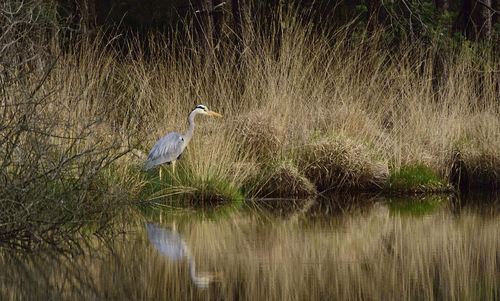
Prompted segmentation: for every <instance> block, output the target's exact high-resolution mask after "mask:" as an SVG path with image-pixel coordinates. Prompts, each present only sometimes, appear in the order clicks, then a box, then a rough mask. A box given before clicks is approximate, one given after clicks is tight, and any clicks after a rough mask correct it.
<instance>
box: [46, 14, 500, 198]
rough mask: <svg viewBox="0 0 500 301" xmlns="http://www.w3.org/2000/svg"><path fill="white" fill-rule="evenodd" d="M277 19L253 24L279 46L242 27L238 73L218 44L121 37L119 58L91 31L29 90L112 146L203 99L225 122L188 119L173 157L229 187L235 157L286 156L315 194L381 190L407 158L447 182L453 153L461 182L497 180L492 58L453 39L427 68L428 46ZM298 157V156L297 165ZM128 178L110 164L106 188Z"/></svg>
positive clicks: (175, 122)
mask: <svg viewBox="0 0 500 301" xmlns="http://www.w3.org/2000/svg"><path fill="white" fill-rule="evenodd" d="M281 17H282V18H281V19H282V23H281V26H282V28H275V29H266V31H269V30H270V31H271V34H270V36H271V37H274V38H275V39H278V38H279V41H280V43H273V40H272V39H271V41H270V40H269V39H265V38H262V37H259V36H252V37H251V38H249V41H252V43H250V44H248V45H247V47H246V48H245V49H246V50H245V53H244V55H243V56H242V60H241V65H240V66H239V68H235V67H234V61H233V54H234V53H232V50H233V48H231V47H232V46H231V45H230V44H228V45H223V46H224V47H222V48H221V49H223V50H221V51H223V52H224V53H222V54H221V56H220V57H223V58H224V59H220V60H219V62H218V63H217V64H215V65H214V68H213V69H212V70H207V68H205V66H204V65H203V63H202V60H201V59H200V57H199V54H198V53H197V52H190V51H188V50H187V49H196V45H195V43H194V42H193V41H187V42H185V43H184V44H182V45H181V44H177V43H179V42H167V41H165V40H164V39H163V38H162V37H161V36H159V35H151V36H150V37H148V45H149V46H148V47H149V49H148V54H147V55H146V54H144V50H143V48H142V47H141V46H140V45H141V43H139V42H138V41H129V45H128V49H129V53H128V54H126V55H125V56H122V55H121V54H117V52H116V51H115V50H114V48H113V43H110V44H108V45H103V44H102V43H103V42H101V40H100V39H99V38H97V39H96V42H95V44H91V45H87V44H85V45H79V46H78V47H75V48H74V49H72V50H71V51H69V52H64V53H61V58H60V59H59V61H58V62H57V64H56V66H55V68H54V70H53V71H52V72H51V73H50V74H49V77H48V78H47V80H46V82H45V83H44V85H43V86H42V88H41V89H42V91H45V90H46V91H53V89H52V88H53V87H57V91H56V92H55V93H54V92H52V93H51V94H50V95H49V96H48V97H50V98H52V99H58V100H59V102H60V103H61V105H59V106H49V107H47V108H44V109H43V113H44V114H49V115H59V114H63V115H64V116H65V118H66V119H68V120H73V121H74V122H75V123H76V125H74V127H75V128H78V124H79V123H81V124H85V122H86V121H88V120H89V119H90V118H92V116H95V115H96V114H97V115H98V116H105V117H104V119H103V120H102V121H103V122H101V123H100V125H99V127H96V128H95V130H94V131H93V133H94V134H93V136H92V137H89V138H88V139H86V140H85V141H82V143H83V144H86V145H93V144H94V143H96V142H99V143H112V142H114V143H116V142H119V143H120V144H121V145H122V146H124V147H132V148H136V149H138V150H140V151H142V152H143V153H147V152H148V151H149V149H150V148H151V146H152V145H153V144H154V142H155V141H156V140H157V139H159V138H160V137H161V136H163V135H164V134H165V133H167V132H170V131H179V132H181V133H182V132H183V131H184V130H185V128H186V124H185V120H186V115H187V113H188V112H189V110H190V109H191V108H192V107H193V106H194V105H196V104H205V105H207V106H208V107H209V108H211V109H213V110H215V111H218V112H221V113H222V114H223V115H224V119H222V120H210V119H205V118H203V117H201V118H200V117H199V118H198V119H197V122H198V128H197V130H196V134H195V138H194V140H193V141H192V142H191V145H189V146H188V148H187V150H186V153H185V154H184V157H183V158H182V160H183V161H184V163H185V164H186V166H187V167H188V168H189V170H191V171H192V172H193V174H194V175H195V177H193V178H192V179H193V181H195V180H196V181H198V179H209V178H217V179H219V180H221V181H224V182H228V183H231V185H233V186H235V187H239V186H241V185H243V184H244V182H245V181H246V180H248V179H249V178H252V177H250V176H249V175H250V174H251V173H252V172H253V170H254V169H249V170H247V169H245V168H241V167H242V166H262V165H264V166H267V165H270V164H273V162H277V161H279V160H281V159H282V158H283V157H284V158H285V159H287V160H288V159H291V161H292V162H295V163H293V164H295V165H296V166H294V167H291V168H289V169H287V170H289V171H290V176H291V177H294V176H293V175H292V174H294V173H295V171H294V170H299V171H300V172H302V171H304V174H305V176H306V177H307V178H308V180H309V181H311V182H313V183H316V184H317V186H318V187H319V188H320V189H321V190H328V189H337V188H339V187H342V188H352V187H354V188H356V189H370V188H373V187H377V186H381V184H382V183H383V182H384V179H385V178H386V177H387V173H388V172H387V168H389V170H390V171H391V172H394V171H398V170H399V169H400V168H401V167H402V166H408V165H416V164H417V165H418V164H421V165H425V166H430V167H431V168H432V169H433V170H435V171H436V172H437V173H439V174H440V175H442V176H443V177H445V178H453V177H452V174H453V173H454V171H455V169H454V167H453V166H456V165H457V163H456V162H457V160H458V159H456V158H457V157H456V154H457V153H460V154H461V155H460V159H459V161H460V162H463V163H460V164H461V166H466V169H467V170H471V172H469V173H470V174H471V175H474V176H471V177H470V179H471V181H474V179H476V178H477V177H475V175H476V174H477V173H479V174H481V175H482V176H481V177H480V178H481V179H482V181H483V180H484V181H485V183H484V184H486V185H489V186H495V185H496V187H498V179H499V172H498V166H499V163H498V162H499V160H500V159H499V158H500V153H499V151H498V147H497V146H498V145H500V134H499V131H498V128H500V117H499V116H500V114H499V102H498V99H499V95H498V86H499V85H500V83H499V78H498V76H496V75H497V73H498V70H496V69H495V68H497V66H498V61H497V58H495V57H494V56H491V55H488V53H487V52H486V51H485V52H480V51H478V50H475V49H474V48H473V47H472V46H467V45H465V46H463V49H462V51H461V53H460V54H455V56H454V57H452V58H450V59H445V61H444V70H442V75H440V76H439V77H438V76H437V75H436V74H435V73H434V71H435V70H433V68H432V66H433V62H434V61H435V60H437V59H438V58H439V57H440V56H439V50H438V49H437V48H434V47H433V46H430V47H429V46H428V45H421V44H419V43H418V42H415V43H413V44H412V45H411V46H408V47H407V48H403V47H402V48H401V49H399V50H388V49H387V47H386V46H385V45H384V44H383V40H382V39H381V38H380V37H379V36H377V35H374V36H373V37H370V38H367V39H365V40H361V41H356V42H354V41H353V40H351V39H348V38H346V33H347V32H348V31H339V32H334V33H332V32H322V33H319V34H318V33H316V32H314V31H312V29H311V27H310V26H308V24H302V23H300V20H297V18H293V16H291V17H290V16H281ZM257 32H258V31H257ZM226 54H227V55H226ZM118 56H119V57H120V59H117V57H118ZM436 82H437V83H438V84H436ZM75 99H76V100H77V101H75ZM61 108H64V109H61ZM102 113H103V114H104V115H102ZM66 115H67V116H66ZM80 121H81V122H80ZM471 121H472V122H471ZM61 131H62V130H57V129H55V132H58V133H59V132H61ZM313 136H319V137H325V140H322V141H314V139H311V137H313ZM336 137H342V139H340V140H339V139H338V138H336ZM464 137H465V139H467V141H468V142H467V143H468V146H467V147H465V148H464V147H461V146H460V145H462V144H461V141H463V139H464ZM353 141H356V142H353ZM457 145H458V146H460V147H459V148H457ZM469 150H473V151H469ZM374 154H375V157H374ZM301 156H303V158H306V159H307V160H305V161H307V162H309V163H311V164H310V165H304V164H302V163H300V162H299V161H300V160H299V161H297V160H296V158H299V157H301ZM450 158H455V159H450ZM126 162H128V163H122V164H124V166H121V167H120V168H124V169H128V168H135V169H137V162H134V160H128V161H126ZM324 164H327V165H328V166H326V165H325V166H324ZM266 169H267V168H263V169H262V170H266ZM117 170H120V169H117ZM461 170H464V168H462V169H461ZM235 171H236V172H235ZM476 171H477V172H476ZM455 173H456V172H455ZM129 175H130V173H129V172H126V171H120V172H119V174H118V175H116V176H114V177H113V181H114V182H115V184H113V185H114V186H116V187H118V186H120V185H122V186H124V187H126V188H125V189H130V191H132V192H136V191H140V187H143V185H144V179H143V178H141V177H136V176H134V177H133V178H132V180H131V179H130V178H125V177H129ZM261 176H262V177H264V179H262V181H260V182H269V183H271V182H274V179H272V177H273V176H274V174H273V173H266V174H262V175H261ZM266 177H267V178H266ZM280 178H282V177H280ZM188 186H191V187H192V186H193V185H192V183H191V184H190V183H188Z"/></svg>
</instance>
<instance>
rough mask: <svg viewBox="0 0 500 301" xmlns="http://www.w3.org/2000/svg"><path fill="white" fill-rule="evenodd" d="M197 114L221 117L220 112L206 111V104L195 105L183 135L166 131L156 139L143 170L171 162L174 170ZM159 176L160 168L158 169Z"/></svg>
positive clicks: (192, 129)
mask: <svg viewBox="0 0 500 301" xmlns="http://www.w3.org/2000/svg"><path fill="white" fill-rule="evenodd" d="M198 114H203V115H212V116H217V117H221V115H220V114H218V113H215V112H211V111H208V109H207V107H206V106H203V105H199V106H196V107H195V108H194V109H193V110H192V111H191V113H189V116H188V125H189V126H188V129H187V131H186V133H185V134H184V135H181V134H179V133H176V132H172V133H168V134H167V135H165V136H163V137H162V138H161V139H160V140H158V141H157V142H156V143H155V145H154V146H153V148H152V149H151V151H150V152H149V155H148V159H147V160H146V163H145V164H144V169H145V170H150V169H152V168H154V167H156V166H160V165H162V164H165V163H166V164H172V166H173V168H172V169H173V171H175V162H176V161H177V160H178V159H180V157H181V155H182V152H183V151H184V149H185V148H186V146H187V145H188V143H189V141H190V140H191V138H192V137H193V134H194V126H195V124H194V117H195V116H196V115H198ZM160 177H161V169H160Z"/></svg>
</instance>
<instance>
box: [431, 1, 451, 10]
mask: <svg viewBox="0 0 500 301" xmlns="http://www.w3.org/2000/svg"><path fill="white" fill-rule="evenodd" d="M434 5H435V6H436V8H437V9H439V10H442V11H444V10H448V9H449V8H450V2H449V0H434Z"/></svg>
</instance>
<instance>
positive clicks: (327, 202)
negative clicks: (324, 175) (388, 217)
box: [249, 193, 385, 220]
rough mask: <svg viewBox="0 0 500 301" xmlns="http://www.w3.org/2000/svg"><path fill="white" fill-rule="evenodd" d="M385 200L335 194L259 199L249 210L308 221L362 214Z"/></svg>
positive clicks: (374, 197) (373, 196)
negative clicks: (316, 196)
mask: <svg viewBox="0 0 500 301" xmlns="http://www.w3.org/2000/svg"><path fill="white" fill-rule="evenodd" d="M384 201H385V199H384V198H383V197H381V196H380V195H376V194H362V193H359V194H336V195H328V196H323V195H321V196H319V197H318V198H317V199H303V200H300V199H278V198H276V199H261V200H255V201H252V202H251V203H250V204H249V207H250V208H255V209H256V210H258V211H261V212H267V213H270V214H272V215H275V216H279V217H282V218H285V219H295V218H297V217H300V216H304V217H307V219H308V220H311V219H314V218H324V217H327V216H338V215H343V214H347V213H349V214H352V213H363V212H368V211H370V210H372V208H373V207H374V205H376V204H377V203H380V202H384Z"/></svg>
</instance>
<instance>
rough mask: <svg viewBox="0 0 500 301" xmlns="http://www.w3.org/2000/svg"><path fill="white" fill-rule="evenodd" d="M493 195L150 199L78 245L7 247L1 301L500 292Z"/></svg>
mask: <svg viewBox="0 0 500 301" xmlns="http://www.w3.org/2000/svg"><path fill="white" fill-rule="evenodd" d="M499 203H500V198H499V197H498V195H474V196H472V197H456V196H450V195H436V196H425V197H424V196H416V197H405V198H402V197H387V196H375V195H357V196H341V197H340V196H337V197H331V198H330V197H329V198H323V199H318V200H253V201H246V202H244V203H242V204H232V205H224V206H222V205H220V206H218V207H215V208H206V209H196V210H195V209H189V208H182V206H178V205H175V204H169V205H156V206H147V207H146V208H145V209H144V210H143V211H142V213H141V214H140V216H139V217H137V218H136V220H134V221H133V222H130V224H129V225H125V228H126V229H127V231H124V233H121V234H118V235H113V236H110V237H100V238H94V239H92V240H91V241H88V242H86V243H84V244H82V249H81V251H80V252H75V253H70V254H68V253H60V252H53V251H48V250H47V251H43V252H42V251H40V252H36V253H35V254H26V253H23V252H18V253H13V252H6V251H4V252H2V253H1V255H0V268H1V272H0V275H1V282H0V284H1V287H0V297H1V298H0V299H2V300H19V299H27V300H38V299H39V300H51V299H55V300H75V299H85V300H103V299H106V300H443V299H445V300H498V299H500V219H499V215H498V213H500V210H499V207H500V206H499Z"/></svg>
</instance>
